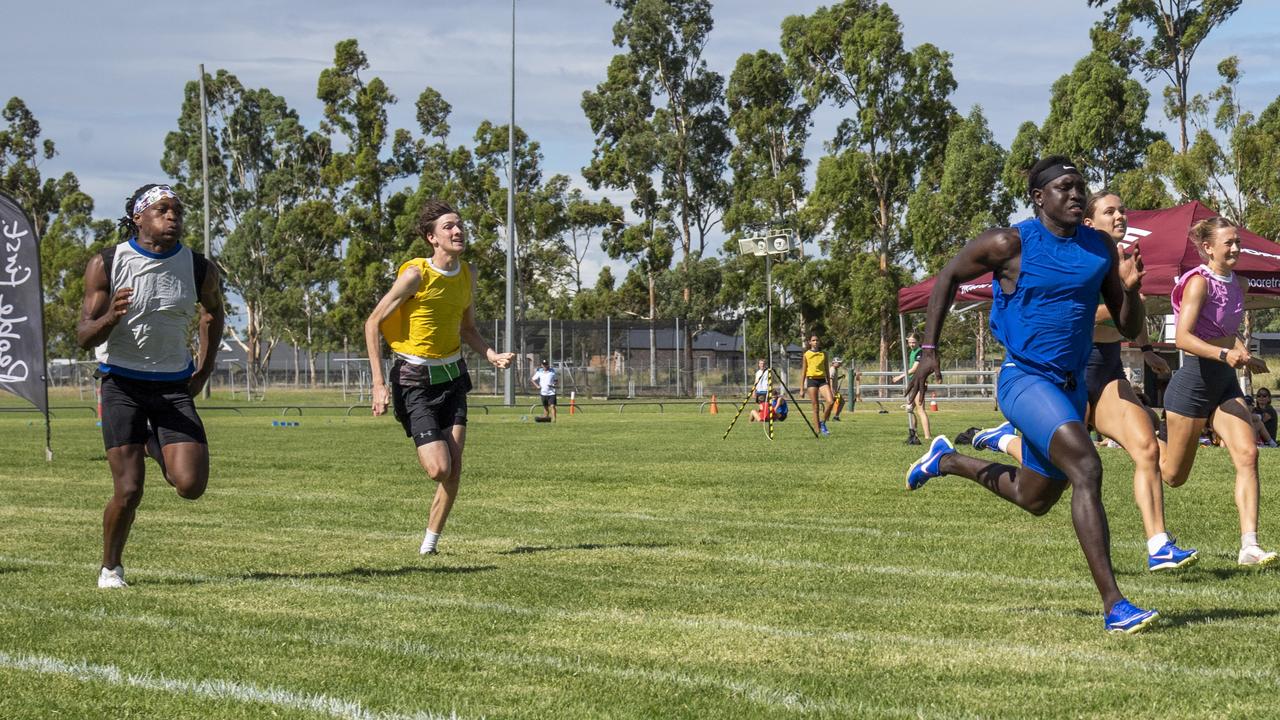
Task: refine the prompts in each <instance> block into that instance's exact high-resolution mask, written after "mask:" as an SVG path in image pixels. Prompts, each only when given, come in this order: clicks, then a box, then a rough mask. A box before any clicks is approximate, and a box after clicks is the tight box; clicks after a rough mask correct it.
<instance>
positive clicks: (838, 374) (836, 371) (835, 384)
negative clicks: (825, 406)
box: [831, 358, 845, 422]
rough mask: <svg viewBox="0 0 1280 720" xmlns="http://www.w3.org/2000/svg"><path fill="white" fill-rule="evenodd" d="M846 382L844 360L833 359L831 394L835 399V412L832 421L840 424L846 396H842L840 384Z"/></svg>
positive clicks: (832, 414) (832, 413)
mask: <svg viewBox="0 0 1280 720" xmlns="http://www.w3.org/2000/svg"><path fill="white" fill-rule="evenodd" d="M843 382H844V360H842V359H841V358H832V359H831V394H832V395H833V396H834V397H835V410H833V411H832V412H831V419H832V420H835V421H836V422H840V413H841V412H842V411H843V410H844V402H845V399H844V395H841V394H840V384H841V383H843Z"/></svg>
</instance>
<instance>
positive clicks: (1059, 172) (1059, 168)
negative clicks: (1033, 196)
mask: <svg viewBox="0 0 1280 720" xmlns="http://www.w3.org/2000/svg"><path fill="white" fill-rule="evenodd" d="M1067 173H1075V174H1076V175H1079V174H1080V171H1079V170H1077V169H1076V167H1075V166H1074V165H1063V164H1062V163H1058V164H1056V165H1050V166H1049V167H1047V168H1045V169H1043V170H1041V171H1040V172H1039V173H1037V174H1036V179H1035V181H1034V182H1032V183H1031V187H1033V188H1035V189H1037V190H1039V189H1040V188H1042V187H1044V186H1045V185H1048V184H1049V183H1050V182H1052V181H1053V180H1054V179H1055V178H1060V177H1062V176H1063V175H1066V174H1067Z"/></svg>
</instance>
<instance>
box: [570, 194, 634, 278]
mask: <svg viewBox="0 0 1280 720" xmlns="http://www.w3.org/2000/svg"><path fill="white" fill-rule="evenodd" d="M566 200H567V205H566V206H565V215H566V217H565V220H566V225H565V231H566V233H567V234H568V244H567V248H568V250H569V253H570V254H569V258H568V259H569V262H570V263H571V264H572V267H571V268H570V271H569V272H570V277H569V281H570V282H571V283H573V292H574V295H577V294H578V293H580V292H582V291H583V289H582V264H583V262H584V261H585V260H586V258H587V253H588V252H590V251H591V243H592V241H594V240H596V239H597V236H599V237H603V236H604V235H606V234H608V233H611V232H614V231H615V229H616V228H618V227H620V226H622V225H623V224H624V221H623V216H624V213H623V210H622V208H621V207H619V206H617V205H614V204H613V203H612V202H610V201H609V198H601V199H600V200H599V201H598V202H593V201H591V200H589V199H587V197H586V195H584V194H583V192H582V190H581V189H580V188H573V189H572V190H570V191H569V194H568V197H567V198H566ZM608 277H609V280H610V281H612V279H613V276H612V274H610V275H609V276H608ZM611 289H612V288H611Z"/></svg>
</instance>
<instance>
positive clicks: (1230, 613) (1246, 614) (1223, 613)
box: [1160, 608, 1280, 628]
mask: <svg viewBox="0 0 1280 720" xmlns="http://www.w3.org/2000/svg"><path fill="white" fill-rule="evenodd" d="M1276 615H1280V610H1235V609H1226V608H1218V609H1216V610H1189V611H1182V612H1178V613H1177V614H1163V613H1162V614H1161V616H1160V624H1161V625H1162V626H1164V627H1166V628H1176V627H1182V626H1184V625H1197V624H1199V623H1204V622H1212V621H1214V620H1261V619H1265V618H1270V617H1274V616H1276Z"/></svg>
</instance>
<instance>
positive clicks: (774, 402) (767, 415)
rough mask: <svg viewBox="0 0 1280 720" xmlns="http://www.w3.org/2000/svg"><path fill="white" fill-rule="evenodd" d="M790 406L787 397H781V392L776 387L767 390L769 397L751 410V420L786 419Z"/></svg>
mask: <svg viewBox="0 0 1280 720" xmlns="http://www.w3.org/2000/svg"><path fill="white" fill-rule="evenodd" d="M789 411H790V407H789V406H788V404H787V399H786V398H784V397H782V393H780V392H778V389H777V388H774V389H773V390H770V391H769V398H768V400H767V401H766V402H762V403H760V407H758V408H756V409H755V410H752V411H751V422H764V421H766V420H773V421H774V422H782V421H784V420H786V419H787V413H788V412H789Z"/></svg>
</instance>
